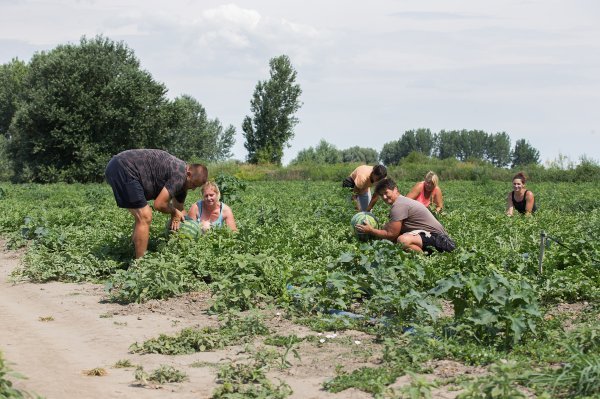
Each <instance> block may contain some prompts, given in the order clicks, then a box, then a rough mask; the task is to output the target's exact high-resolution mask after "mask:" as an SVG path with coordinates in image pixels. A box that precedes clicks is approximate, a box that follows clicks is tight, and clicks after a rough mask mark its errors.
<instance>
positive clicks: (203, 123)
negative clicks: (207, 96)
mask: <svg viewBox="0 0 600 399" xmlns="http://www.w3.org/2000/svg"><path fill="white" fill-rule="evenodd" d="M170 108H171V111H172V118H173V119H172V121H171V127H170V129H169V135H170V138H169V140H168V143H167V146H166V150H167V151H169V152H170V153H171V154H173V155H175V156H177V157H179V158H181V159H184V160H190V159H201V160H205V161H222V160H225V159H227V158H230V157H231V155H232V154H231V148H232V147H233V144H235V128H234V127H233V126H232V125H230V126H229V127H227V128H226V129H224V128H223V126H222V125H221V122H220V121H219V119H216V118H215V119H212V120H211V119H209V118H208V116H207V113H206V110H205V109H204V107H203V106H202V105H201V104H200V103H199V102H198V101H197V100H196V99H195V98H193V97H191V96H188V95H183V96H180V97H177V98H176V99H175V100H173V102H172V104H171V105H170Z"/></svg>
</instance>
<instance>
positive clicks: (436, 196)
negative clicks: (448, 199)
mask: <svg viewBox="0 0 600 399" xmlns="http://www.w3.org/2000/svg"><path fill="white" fill-rule="evenodd" d="M433 203H434V204H435V211H436V212H441V211H442V209H443V208H444V197H443V196H442V189H441V188H439V187H436V188H435V190H433Z"/></svg>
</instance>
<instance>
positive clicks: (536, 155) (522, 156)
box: [512, 139, 540, 168]
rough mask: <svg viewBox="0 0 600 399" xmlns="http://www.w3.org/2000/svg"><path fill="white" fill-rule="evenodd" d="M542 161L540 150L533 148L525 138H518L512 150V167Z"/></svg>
mask: <svg viewBox="0 0 600 399" xmlns="http://www.w3.org/2000/svg"><path fill="white" fill-rule="evenodd" d="M538 163H540V152H539V151H538V150H536V149H535V148H533V147H532V146H531V144H529V142H528V141H526V140H525V139H520V140H517V142H516V143H515V148H514V149H513V151H512V167H513V168H517V167H522V166H525V165H531V164H538Z"/></svg>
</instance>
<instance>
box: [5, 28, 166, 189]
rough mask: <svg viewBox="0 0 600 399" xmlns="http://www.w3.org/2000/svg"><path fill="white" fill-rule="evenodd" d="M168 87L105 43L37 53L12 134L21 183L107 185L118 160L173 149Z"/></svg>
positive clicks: (122, 49)
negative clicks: (125, 153)
mask: <svg viewBox="0 0 600 399" xmlns="http://www.w3.org/2000/svg"><path fill="white" fill-rule="evenodd" d="M165 93H166V88H165V86H164V85H163V84H161V83H158V82H156V81H155V80H154V79H153V78H152V76H151V75H150V74H149V73H148V72H146V71H144V70H142V69H141V68H140V64H139V61H138V60H137V58H136V57H135V55H134V53H133V51H132V50H131V49H129V48H128V47H127V46H126V45H125V44H123V43H122V42H113V41H111V40H109V39H107V38H104V37H101V36H99V37H96V38H94V39H91V40H90V39H87V38H85V37H84V38H82V39H81V41H80V43H79V44H78V45H77V44H67V45H61V46H58V47H56V48H55V49H53V50H51V51H49V52H47V53H46V52H41V53H37V54H35V55H34V56H33V58H32V59H31V62H30V64H29V69H28V72H27V75H26V77H25V79H24V83H23V93H22V101H21V102H20V104H21V105H20V106H19V107H18V109H17V111H16V113H15V115H14V117H13V120H12V123H11V125H10V128H9V133H10V135H11V142H10V145H9V150H10V152H11V154H12V156H13V162H14V170H15V172H16V178H17V179H18V180H32V181H39V182H51V181H68V182H69V181H80V182H89V181H101V180H102V179H103V176H104V168H105V167H106V164H107V163H108V161H109V160H110V157H111V156H112V155H114V154H116V153H118V152H120V151H121V150H125V149H130V148H144V147H146V148H148V147H151V148H165V147H166V144H167V139H168V137H169V135H168V122H169V118H168V113H167V112H168V110H167V108H166V107H165V105H166V104H167V103H168V100H167V99H166V97H165Z"/></svg>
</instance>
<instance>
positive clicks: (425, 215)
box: [355, 178, 456, 252]
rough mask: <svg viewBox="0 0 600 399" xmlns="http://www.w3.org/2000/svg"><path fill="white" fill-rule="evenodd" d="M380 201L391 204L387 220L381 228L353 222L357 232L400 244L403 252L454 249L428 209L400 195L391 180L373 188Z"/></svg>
mask: <svg viewBox="0 0 600 399" xmlns="http://www.w3.org/2000/svg"><path fill="white" fill-rule="evenodd" d="M375 192H376V193H377V194H379V195H380V196H381V198H382V199H383V202H385V203H386V204H388V205H389V206H391V207H392V208H391V209H390V215H389V218H390V221H389V222H388V223H387V224H385V225H384V226H383V229H375V228H373V227H372V226H370V225H368V224H362V225H358V224H357V225H356V226H355V228H356V230H357V231H359V232H360V233H367V234H370V235H372V236H373V237H375V238H378V239H385V240H390V241H392V242H397V243H398V244H401V245H402V247H403V248H404V250H405V251H409V250H412V251H418V252H423V251H424V250H425V251H427V252H431V250H432V249H436V250H437V251H440V252H451V251H453V250H454V248H456V245H455V244H454V241H452V239H451V238H450V237H449V236H448V233H446V230H444V227H443V226H442V225H441V224H440V222H438V221H437V219H436V218H435V217H434V216H433V215H432V214H431V212H429V210H428V209H427V208H425V205H423V204H422V203H420V202H418V201H415V200H413V199H410V198H407V197H404V196H402V195H401V194H400V193H399V192H398V186H397V185H396V182H395V181H393V180H392V179H389V178H388V179H383V180H381V181H380V182H379V183H377V186H376V188H375Z"/></svg>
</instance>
